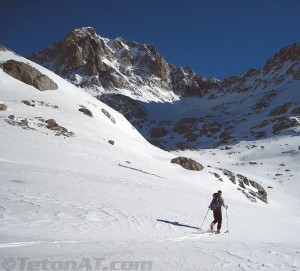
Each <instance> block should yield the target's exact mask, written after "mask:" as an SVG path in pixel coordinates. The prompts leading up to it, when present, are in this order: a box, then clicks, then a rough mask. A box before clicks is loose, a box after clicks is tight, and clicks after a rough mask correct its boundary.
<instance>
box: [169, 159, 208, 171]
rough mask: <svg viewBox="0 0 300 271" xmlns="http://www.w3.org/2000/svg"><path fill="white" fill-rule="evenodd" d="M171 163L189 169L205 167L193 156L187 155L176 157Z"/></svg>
mask: <svg viewBox="0 0 300 271" xmlns="http://www.w3.org/2000/svg"><path fill="white" fill-rule="evenodd" d="M171 163H174V164H178V165H180V166H182V167H183V168H185V169H188V170H195V171H200V170H202V169H203V166H202V165H201V164H200V163H198V162H196V161H195V160H193V159H191V158H186V157H177V158H174V159H172V160H171Z"/></svg>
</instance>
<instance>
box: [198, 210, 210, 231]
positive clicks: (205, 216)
mask: <svg viewBox="0 0 300 271" xmlns="http://www.w3.org/2000/svg"><path fill="white" fill-rule="evenodd" d="M208 211H209V208H208V209H207V212H206V215H205V217H204V219H203V222H202V224H201V227H200V228H199V230H201V229H202V226H203V223H204V221H205V219H206V216H207V214H208Z"/></svg>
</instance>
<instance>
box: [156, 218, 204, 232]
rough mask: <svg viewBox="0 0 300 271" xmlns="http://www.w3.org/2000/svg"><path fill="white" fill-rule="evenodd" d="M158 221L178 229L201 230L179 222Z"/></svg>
mask: <svg viewBox="0 0 300 271" xmlns="http://www.w3.org/2000/svg"><path fill="white" fill-rule="evenodd" d="M156 220H157V221H158V222H163V223H167V224H171V225H174V226H178V227H185V228H190V229H196V230H198V229H199V228H197V227H194V226H191V225H185V224H181V223H179V222H177V221H168V220H163V219H156Z"/></svg>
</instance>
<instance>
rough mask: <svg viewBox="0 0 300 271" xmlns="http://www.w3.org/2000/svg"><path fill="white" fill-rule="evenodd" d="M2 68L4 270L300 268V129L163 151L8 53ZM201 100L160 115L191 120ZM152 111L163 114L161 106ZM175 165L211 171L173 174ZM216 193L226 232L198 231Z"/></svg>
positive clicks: (0, 261)
mask: <svg viewBox="0 0 300 271" xmlns="http://www.w3.org/2000/svg"><path fill="white" fill-rule="evenodd" d="M0 66H1V68H0V187H1V189H0V219H1V223H0V236H1V238H0V252H1V253H0V269H1V270H6V271H7V270H33V269H34V270H47V269H49V270H51V269H52V270H59V268H60V270H84V269H86V270H97V268H98V269H99V268H100V270H114V269H116V268H119V269H120V268H121V267H123V269H126V270H128V269H134V266H136V264H137V265H138V266H139V269H137V270H145V269H146V270H163V271H166V270H178V269H180V270H208V271H210V270H221V271H223V270H224V271H225V270H267V269H274V270H297V269H299V268H300V264H299V263H300V257H299V251H300V240H299V235H298V230H299V226H300V212H299V208H298V207H299V204H300V202H299V191H300V190H299V189H300V187H299V182H298V180H299V178H300V168H299V157H300V150H299V148H300V146H299V145H300V144H299V132H300V127H294V128H292V129H293V130H288V129H287V130H285V132H284V133H279V134H278V135H275V136H273V135H271V134H270V135H269V137H267V138H260V139H256V138H254V139H255V140H253V141H252V140H250V138H249V140H248V141H240V142H239V143H238V144H235V145H230V146H226V148H223V149H203V150H198V151H191V150H185V151H174V152H166V151H163V150H161V149H159V148H156V147H155V146H153V145H151V144H149V142H147V140H145V138H144V137H143V136H142V135H141V134H140V133H139V132H138V131H137V130H136V129H135V128H134V127H133V126H132V124H131V123H130V122H128V121H127V119H126V118H125V117H124V116H123V115H121V114H120V113H118V112H117V111H115V110H114V109H112V108H111V107H109V106H108V105H106V104H104V103H102V102H101V101H99V100H98V99H96V98H95V97H92V96H91V95H89V94H88V93H87V92H86V91H85V90H83V89H81V88H78V87H76V86H74V84H71V83H70V82H68V81H66V80H64V79H63V78H61V77H60V76H59V75H57V74H55V73H53V72H51V71H49V70H48V69H47V68H44V67H42V66H40V65H38V64H36V63H34V62H32V61H30V60H28V59H26V58H24V57H21V56H18V55H16V54H15V53H13V52H12V51H10V50H8V49H7V48H5V47H3V46H0ZM289 76H290V75H287V78H290V77H289ZM295 82H296V81H293V83H291V84H292V85H293V84H296V83H295ZM293 86H296V85H293ZM215 92H216V91H215ZM288 93H292V94H293V95H294V92H288ZM118 95H120V94H118ZM232 95H233V96H227V97H235V96H234V95H236V96H238V95H240V94H237V93H233V94H232ZM276 95H279V94H276ZM225 96H226V95H224V97H225ZM124 97H125V96H124ZM276 97H279V96H276ZM280 97H281V98H282V99H283V97H284V96H280ZM293 97H294V101H293V102H296V101H297V100H296V98H297V97H298V96H296V95H294V96H293ZM224 99H225V98H224ZM228 99H229V98H228ZM253 99H254V97H253ZM276 99H277V98H276ZM220 100H221V98H220ZM274 100H275V99H274ZM274 100H273V102H274ZM199 101H200V98H188V97H187V98H184V99H182V98H181V99H180V100H177V101H174V102H172V103H165V104H164V105H165V106H166V107H165V108H164V109H163V111H161V112H163V113H164V114H166V113H167V112H168V111H169V113H168V114H169V115H165V116H167V117H168V116H172V112H171V110H173V108H174V107H173V106H175V107H176V106H177V105H178V108H180V110H182V108H184V107H183V106H182V105H186V107H185V108H186V109H188V113H189V114H191V113H192V112H193V111H194V110H199ZM203 101H206V103H208V101H211V102H212V103H213V102H216V101H218V98H216V99H206V98H205V99H204V100H203ZM223 101H225V100H223ZM267 101H268V100H267ZM276 101H277V102H278V103H279V102H280V101H279V99H278V100H276ZM281 102H282V101H281ZM144 104H145V105H148V104H149V106H150V107H152V109H153V110H155V111H156V114H157V116H159V115H160V111H159V110H160V109H161V108H158V107H157V106H158V105H160V104H162V103H155V104H153V103H146V102H145V103H144ZM192 105H193V106H194V107H191V106H192ZM200 105H201V103H200ZM169 106H170V107H169ZM215 106H217V103H216V104H215ZM203 107H204V102H203ZM161 110H162V109H161ZM230 110H232V111H234V110H233V109H230ZM293 110H294V109H293ZM180 112H181V113H182V111H180ZM181 113H180V114H181ZM147 114H149V113H148V112H147ZM152 114H153V115H154V111H153V113H152ZM173 114H177V113H176V112H175V111H174V112H173ZM178 116H179V115H178ZM262 116H263V115H262ZM208 138H209V137H208ZM178 156H183V157H189V158H193V159H194V160H196V161H197V162H199V163H201V164H202V165H203V166H204V168H203V170H201V171H189V170H186V169H184V168H182V167H180V166H179V165H176V164H172V163H171V159H173V158H175V157H178ZM219 189H221V190H222V191H223V195H224V198H225V202H226V204H228V205H229V208H228V210H227V212H226V211H225V210H223V227H222V230H223V231H226V230H227V229H229V234H221V235H215V234H212V235H210V234H208V233H205V232H204V233H203V232H202V233H201V232H200V231H199V230H198V227H200V226H201V224H202V222H203V220H204V218H205V217H206V219H205V220H204V223H203V229H204V230H206V229H208V227H209V224H210V223H211V221H212V219H213V218H212V213H211V212H208V208H207V207H208V205H209V203H210V200H211V195H212V193H214V192H216V191H217V190H219ZM206 215H207V216H206ZM96 259H102V260H101V261H100V262H101V265H100V266H99V261H96ZM97 264H98V265H97ZM142 264H144V265H142ZM132 266H133V268H131V267H132ZM143 266H144V267H143ZM142 268H144V269H142Z"/></svg>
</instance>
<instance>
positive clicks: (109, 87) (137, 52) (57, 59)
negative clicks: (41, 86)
mask: <svg viewBox="0 0 300 271" xmlns="http://www.w3.org/2000/svg"><path fill="white" fill-rule="evenodd" d="M29 58H30V59H31V60H33V61H35V62H38V63H39V64H42V65H43V66H46V67H47V68H49V69H51V70H53V71H54V72H55V73H57V74H59V75H61V76H63V77H64V78H66V79H67V80H69V81H71V82H72V83H74V84H75V85H78V86H80V87H83V88H86V89H88V90H89V91H90V92H91V93H94V94H95V93H96V94H99V93H106V92H107V91H109V92H117V93H120V92H122V90H124V89H126V91H125V93H126V95H129V96H130V97H132V98H134V99H138V100H143V101H174V100H177V99H178V98H179V97H181V96H200V95H201V92H203V91H204V90H207V89H208V88H211V87H212V86H214V84H215V83H216V82H215V80H214V79H210V80H206V79H205V78H204V77H203V76H202V75H197V74H195V72H194V71H193V70H192V68H191V67H187V68H185V69H184V68H182V67H176V66H174V65H171V64H168V63H167V62H166V61H165V59H164V58H163V56H162V55H161V54H159V53H158V52H157V50H156V48H155V46H154V45H153V44H140V43H137V42H135V41H127V40H125V39H123V38H116V39H107V38H102V37H100V36H99V35H97V34H96V32H95V30H94V29H93V28H91V27H84V28H79V29H75V30H73V31H71V32H70V33H68V34H67V35H66V37H65V38H64V39H63V40H61V41H58V42H55V43H54V44H53V45H52V46H51V47H50V48H47V49H44V50H41V51H40V52H38V53H37V54H33V55H30V56H29ZM128 90H129V92H128ZM123 92H124V91H123Z"/></svg>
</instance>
